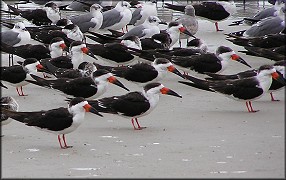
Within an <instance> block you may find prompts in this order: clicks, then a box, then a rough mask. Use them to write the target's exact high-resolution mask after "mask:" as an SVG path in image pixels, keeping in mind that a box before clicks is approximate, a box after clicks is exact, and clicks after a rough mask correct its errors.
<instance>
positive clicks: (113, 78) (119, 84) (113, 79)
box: [107, 76, 129, 91]
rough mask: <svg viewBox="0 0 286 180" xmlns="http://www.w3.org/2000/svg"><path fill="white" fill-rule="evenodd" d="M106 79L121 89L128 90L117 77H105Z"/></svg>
mask: <svg viewBox="0 0 286 180" xmlns="http://www.w3.org/2000/svg"><path fill="white" fill-rule="evenodd" d="M107 80H108V81H109V82H110V83H112V84H115V85H117V86H119V87H121V88H123V89H125V90H126V91H129V89H128V88H127V87H125V86H124V85H123V84H122V83H121V82H120V81H119V80H118V79H116V78H115V77H114V76H111V77H109V78H107Z"/></svg>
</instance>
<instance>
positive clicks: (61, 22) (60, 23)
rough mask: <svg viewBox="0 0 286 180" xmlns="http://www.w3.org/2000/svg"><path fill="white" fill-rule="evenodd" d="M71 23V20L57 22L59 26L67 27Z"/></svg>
mask: <svg viewBox="0 0 286 180" xmlns="http://www.w3.org/2000/svg"><path fill="white" fill-rule="evenodd" d="M69 22H70V20H69V19H66V18H63V19H60V20H58V21H57V23H56V25H57V26H66V25H67V24H68V23H69Z"/></svg>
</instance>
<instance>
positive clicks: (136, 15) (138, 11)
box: [129, 8, 142, 25]
mask: <svg viewBox="0 0 286 180" xmlns="http://www.w3.org/2000/svg"><path fill="white" fill-rule="evenodd" d="M141 11H142V8H137V9H135V11H134V12H133V13H132V18H131V20H130V22H129V24H132V25H134V24H135V23H136V21H137V20H138V19H141V18H142V14H141Z"/></svg>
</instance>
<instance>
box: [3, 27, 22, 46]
mask: <svg viewBox="0 0 286 180" xmlns="http://www.w3.org/2000/svg"><path fill="white" fill-rule="evenodd" d="M18 35H19V33H16V32H14V31H12V30H8V31H5V32H2V33H1V42H3V43H5V44H8V45H10V46H14V45H15V44H17V43H19V42H20V41H21V39H20V38H18Z"/></svg>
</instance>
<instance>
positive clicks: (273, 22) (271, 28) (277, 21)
mask: <svg viewBox="0 0 286 180" xmlns="http://www.w3.org/2000/svg"><path fill="white" fill-rule="evenodd" d="M284 28H285V24H284V23H283V20H282V19H281V18H280V17H270V18H266V19H263V20H261V21H260V22H258V23H256V24H254V25H252V26H251V27H250V28H249V29H248V30H246V31H245V34H246V35H248V36H251V37H257V36H264V35H267V34H277V33H279V32H281V31H282V30H283V29H284Z"/></svg>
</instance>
